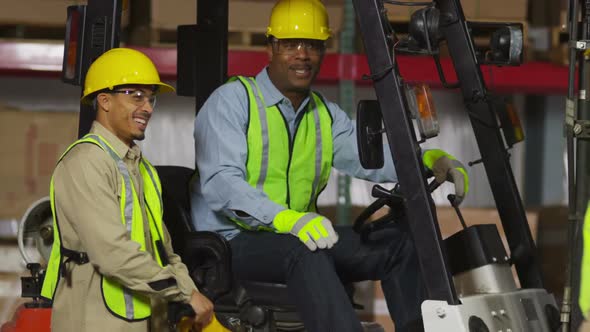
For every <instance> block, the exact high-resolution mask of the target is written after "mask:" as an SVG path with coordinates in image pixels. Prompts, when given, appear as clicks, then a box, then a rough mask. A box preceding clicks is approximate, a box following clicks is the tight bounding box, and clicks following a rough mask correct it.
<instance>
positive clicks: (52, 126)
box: [0, 107, 78, 220]
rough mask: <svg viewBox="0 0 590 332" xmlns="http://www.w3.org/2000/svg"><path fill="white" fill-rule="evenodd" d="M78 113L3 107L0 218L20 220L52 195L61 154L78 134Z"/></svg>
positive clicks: (0, 114)
mask: <svg viewBox="0 0 590 332" xmlns="http://www.w3.org/2000/svg"><path fill="white" fill-rule="evenodd" d="M77 131H78V114H77V113H75V112H28V111H21V110H16V109H10V108H6V107H0V141H1V142H3V144H1V145H0V160H1V161H2V162H1V163H0V183H1V184H2V185H0V220H11V219H17V220H18V219H20V218H21V217H22V216H23V214H24V212H25V211H26V209H27V208H28V207H29V206H30V205H31V204H32V203H34V202H35V201H37V200H38V199H40V198H42V197H44V196H48V195H49V181H50V178H51V174H52V172H53V168H54V167H55V163H56V162H57V160H58V158H59V156H60V155H61V153H62V152H63V151H65V149H66V148H67V146H68V145H69V144H71V143H72V142H73V141H74V140H75V139H76V136H77Z"/></svg>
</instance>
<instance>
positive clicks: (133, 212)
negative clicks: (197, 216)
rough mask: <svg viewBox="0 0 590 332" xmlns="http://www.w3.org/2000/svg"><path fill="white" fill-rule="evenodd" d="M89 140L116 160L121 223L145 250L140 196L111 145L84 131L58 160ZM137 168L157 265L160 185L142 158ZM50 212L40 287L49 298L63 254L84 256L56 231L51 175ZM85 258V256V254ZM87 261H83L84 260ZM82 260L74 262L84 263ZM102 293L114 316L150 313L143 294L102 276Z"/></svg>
mask: <svg viewBox="0 0 590 332" xmlns="http://www.w3.org/2000/svg"><path fill="white" fill-rule="evenodd" d="M81 143H91V144H96V145H98V146H99V147H100V148H102V149H103V150H104V151H105V152H106V153H108V154H109V155H110V156H111V157H112V158H113V159H114V160H115V161H116V163H117V168H118V170H119V174H120V176H121V183H122V184H123V185H122V188H121V190H122V191H121V202H120V208H121V222H122V223H123V225H125V227H126V228H127V234H128V236H129V238H130V239H131V240H133V241H135V242H137V243H139V244H140V246H141V250H143V251H145V249H146V243H145V236H144V230H143V228H144V222H143V215H142V212H141V205H140V198H139V197H138V196H137V192H136V191H135V188H134V185H133V182H132V180H131V176H130V175H129V171H128V169H127V166H126V165H125V163H124V162H123V160H122V159H121V157H120V156H119V155H117V153H116V152H115V150H114V149H113V148H112V146H111V145H110V144H109V143H108V142H107V141H106V140H105V139H104V138H102V137H100V136H99V135H96V134H88V135H86V136H85V137H84V138H82V139H80V140H78V141H76V142H75V143H74V144H72V145H71V146H70V147H69V148H68V149H67V150H66V152H64V154H63V155H62V156H61V158H60V159H59V161H58V163H59V162H60V161H61V160H62V159H63V158H64V156H65V155H66V154H67V153H68V152H69V151H70V150H71V149H72V148H73V147H74V146H76V145H77V144H81ZM139 170H140V173H141V177H142V179H143V183H144V196H145V204H146V207H147V209H148V211H149V213H148V214H147V215H148V219H149V225H150V235H151V241H152V248H154V256H155V259H156V261H157V262H158V264H160V266H162V258H161V257H160V253H159V252H158V250H156V248H157V245H156V241H162V239H163V237H162V234H163V232H162V215H163V205H162V194H161V193H162V185H161V183H160V179H159V177H158V174H157V172H156V170H155V168H154V167H153V166H152V165H151V164H150V163H149V162H147V160H145V159H144V158H142V159H141V161H140V164H139ZM50 198H51V211H52V213H53V229H54V236H53V238H54V242H53V246H52V249H51V256H50V259H49V263H48V266H47V271H46V274H45V280H44V282H43V287H42V290H41V296H43V297H45V298H47V299H49V300H51V299H53V296H54V294H55V290H56V289H57V285H58V282H59V280H60V277H61V276H62V273H63V271H62V269H63V268H64V266H63V265H64V264H63V263H64V256H65V257H68V259H70V257H71V255H72V253H75V254H76V255H75V256H77V257H82V256H84V255H86V254H85V253H81V252H75V251H72V250H69V249H67V248H64V247H63V246H62V245H61V238H60V234H59V222H58V220H57V214H56V212H55V192H54V186H53V178H52V179H51V186H50ZM86 257H87V256H86ZM74 261H75V260H74ZM85 262H87V260H86V261H85ZM85 262H77V263H78V264H84V263H85ZM101 288H102V296H103V299H104V303H105V305H106V306H107V308H108V310H109V311H110V312H111V313H112V314H113V315H115V316H117V317H119V318H121V319H124V320H127V321H138V320H143V319H146V318H149V317H150V315H151V307H150V299H149V297H147V296H145V295H141V294H138V293H136V292H134V291H132V290H129V289H127V288H125V287H123V286H121V285H120V284H119V283H118V282H116V281H114V280H112V279H110V278H108V277H105V276H102V287H101Z"/></svg>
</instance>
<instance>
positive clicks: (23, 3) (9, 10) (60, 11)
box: [0, 0, 86, 27]
mask: <svg viewBox="0 0 590 332" xmlns="http://www.w3.org/2000/svg"><path fill="white" fill-rule="evenodd" d="M83 4H86V1H83V0H18V1H4V3H3V4H2V10H0V23H1V24H5V25H7V24H25V25H39V26H64V27H65V25H66V18H67V7H68V6H72V5H83Z"/></svg>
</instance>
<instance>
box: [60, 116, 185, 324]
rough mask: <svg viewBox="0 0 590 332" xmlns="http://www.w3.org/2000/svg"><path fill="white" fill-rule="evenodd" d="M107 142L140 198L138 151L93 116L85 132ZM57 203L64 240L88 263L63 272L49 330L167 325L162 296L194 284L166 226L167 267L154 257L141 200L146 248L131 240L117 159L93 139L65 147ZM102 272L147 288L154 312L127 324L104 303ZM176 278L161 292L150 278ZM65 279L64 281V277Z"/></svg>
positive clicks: (169, 297) (171, 297) (180, 294)
mask: <svg viewBox="0 0 590 332" xmlns="http://www.w3.org/2000/svg"><path fill="white" fill-rule="evenodd" d="M90 132H91V133H96V134H98V135H100V136H102V137H103V138H104V139H105V140H106V141H108V142H109V143H110V144H111V146H112V147H113V148H114V150H115V151H116V152H117V153H118V154H119V156H122V158H123V161H124V162H125V164H126V165H127V168H128V169H129V174H130V175H131V177H132V181H133V185H134V187H135V189H136V191H137V194H138V197H140V198H143V182H142V178H141V174H140V172H139V161H140V158H141V152H140V149H139V147H138V146H137V145H134V146H133V147H132V148H129V147H128V146H127V145H126V144H125V143H123V142H122V141H121V140H119V139H118V138H117V137H116V136H115V135H114V134H112V133H111V132H109V131H108V130H107V129H105V128H104V127H103V126H102V125H100V124H99V123H98V122H94V123H93V125H92V128H91V130H90ZM54 188H55V189H54V190H55V209H56V213H57V219H58V226H59V232H60V235H61V241H62V245H63V246H64V247H65V248H67V249H71V250H76V251H81V252H86V253H87V254H88V257H89V260H90V263H87V264H83V265H77V264H75V263H68V264H67V270H68V271H69V272H70V273H69V275H70V277H69V279H70V280H67V279H66V278H61V279H60V281H59V283H58V286H57V289H56V292H55V296H54V302H53V309H52V317H51V329H52V331H55V332H81V331H84V332H93V331H96V332H104V331H108V332H146V331H150V330H151V331H167V330H168V329H167V325H166V313H167V311H166V309H167V308H166V306H165V303H166V302H168V301H182V302H186V303H188V302H189V300H190V297H191V294H192V292H193V290H196V289H197V288H196V286H195V284H194V283H193V281H192V279H191V278H190V276H189V275H188V271H187V268H186V266H185V265H184V264H183V263H182V262H181V260H180V257H179V256H178V255H176V254H174V253H173V251H172V246H171V243H170V235H169V234H168V231H167V230H165V231H164V233H165V234H164V246H165V248H166V251H167V253H168V255H169V260H170V265H168V266H166V267H164V268H162V267H160V266H159V265H158V263H157V262H156V260H155V259H154V257H153V256H152V255H153V248H152V246H151V240H150V233H149V225H148V224H147V223H148V219H147V217H146V211H145V203H144V200H143V199H140V201H141V202H142V213H143V216H144V218H143V220H144V222H145V225H144V229H145V243H146V250H147V251H140V246H139V244H138V243H137V242H134V241H132V240H130V239H129V236H128V234H127V230H126V228H125V226H124V225H123V223H122V220H121V213H120V203H119V202H120V195H121V188H122V183H121V176H120V173H119V172H118V170H117V165H116V163H115V161H114V160H113V159H112V158H111V157H110V156H109V154H108V153H105V151H103V150H102V149H101V148H100V147H98V146H96V145H95V144H86V143H83V144H78V145H76V146H75V147H74V148H72V149H71V150H70V152H68V154H67V155H66V156H65V157H64V158H63V160H62V161H61V162H60V163H59V164H58V165H57V167H56V169H55V172H54ZM101 276H108V277H111V278H113V279H115V280H117V281H118V282H119V283H121V284H122V285H123V286H125V287H127V288H129V289H131V290H134V291H138V292H142V293H144V294H147V295H149V296H150V298H151V299H152V317H151V318H150V319H148V320H144V321H139V322H127V321H125V320H123V319H120V318H117V317H115V316H114V315H113V314H111V313H110V312H109V311H108V309H107V308H106V306H105V303H104V301H103V298H102V292H101ZM169 278H174V279H175V280H176V286H169V287H168V288H164V289H161V290H155V289H153V288H152V287H150V283H151V282H154V281H160V280H165V279H169ZM68 281H69V282H68Z"/></svg>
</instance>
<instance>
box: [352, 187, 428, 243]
mask: <svg viewBox="0 0 590 332" xmlns="http://www.w3.org/2000/svg"><path fill="white" fill-rule="evenodd" d="M438 187H439V184H438V183H437V182H436V181H432V182H431V183H430V184H429V185H428V190H429V192H430V193H432V192H433V191H434V190H436V188H438ZM371 195H372V196H373V197H375V198H377V200H376V201H374V202H373V203H371V204H370V205H369V206H368V207H367V208H366V209H365V210H364V211H363V212H361V214H360V215H359V216H358V217H357V218H356V220H355V221H354V225H353V229H354V231H355V232H357V233H359V234H360V235H361V238H362V240H363V242H366V241H368V240H369V235H370V234H371V233H373V232H376V231H379V230H382V229H384V228H386V227H387V226H388V225H390V224H394V223H395V222H397V221H399V220H401V219H402V218H404V217H405V215H406V210H405V204H404V201H405V198H404V196H403V195H402V193H401V190H400V187H399V184H396V185H395V186H394V187H393V189H391V190H387V189H385V188H383V187H381V186H380V185H378V184H376V185H374V186H373V190H372V191H371ZM385 205H387V206H388V207H389V208H390V211H389V212H388V213H387V214H386V215H384V216H382V217H379V218H377V219H375V220H373V221H369V220H370V217H371V216H372V215H374V214H375V212H377V211H378V210H380V209H381V208H382V207H384V206H385Z"/></svg>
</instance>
